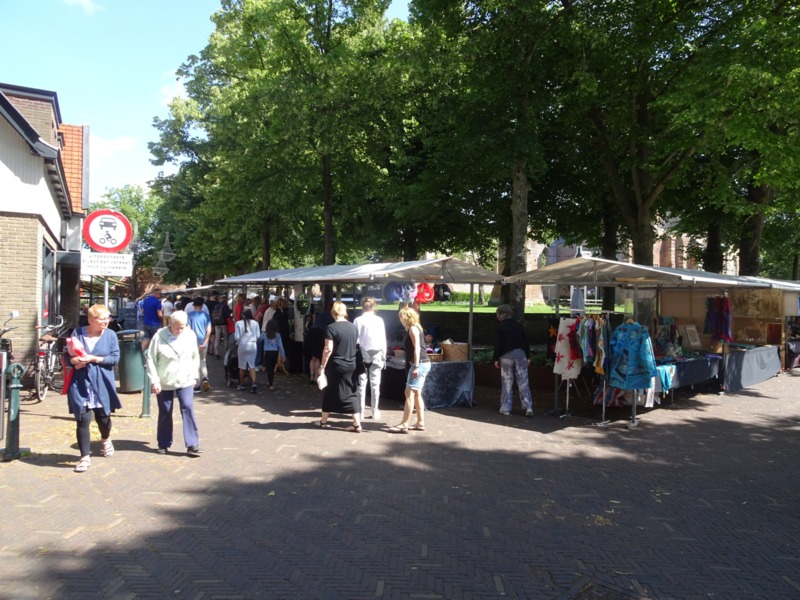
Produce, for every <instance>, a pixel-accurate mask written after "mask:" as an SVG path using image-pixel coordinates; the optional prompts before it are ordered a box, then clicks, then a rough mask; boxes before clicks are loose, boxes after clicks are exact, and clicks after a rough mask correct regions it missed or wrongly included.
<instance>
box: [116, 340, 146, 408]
mask: <svg viewBox="0 0 800 600" xmlns="http://www.w3.org/2000/svg"><path fill="white" fill-rule="evenodd" d="M117 339H119V367H118V370H119V391H120V392H122V393H123V394H126V393H128V392H140V391H142V390H143V389H144V354H143V353H142V332H141V331H139V330H138V329H124V330H122V331H118V332H117Z"/></svg>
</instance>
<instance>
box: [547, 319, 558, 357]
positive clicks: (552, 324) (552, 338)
mask: <svg viewBox="0 0 800 600" xmlns="http://www.w3.org/2000/svg"><path fill="white" fill-rule="evenodd" d="M557 339H558V319H557V318H555V317H553V318H551V319H550V320H549V324H548V327H547V360H548V362H551V363H555V361H556V340H557Z"/></svg>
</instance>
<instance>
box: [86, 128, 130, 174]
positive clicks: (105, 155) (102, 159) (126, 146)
mask: <svg viewBox="0 0 800 600" xmlns="http://www.w3.org/2000/svg"><path fill="white" fill-rule="evenodd" d="M137 142H138V140H137V139H136V138H135V137H132V136H130V135H123V136H120V137H118V138H115V139H113V140H107V139H104V138H101V137H100V136H97V135H92V136H90V140H89V164H90V165H91V167H90V168H91V169H92V170H94V169H102V168H103V166H104V165H106V164H108V163H109V162H111V161H113V160H114V159H115V158H116V157H118V156H119V155H120V154H124V153H126V152H130V151H131V150H132V149H133V148H135V147H136V144H137Z"/></svg>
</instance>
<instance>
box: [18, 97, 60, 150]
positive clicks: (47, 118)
mask: <svg viewBox="0 0 800 600" xmlns="http://www.w3.org/2000/svg"><path fill="white" fill-rule="evenodd" d="M6 98H8V99H9V101H11V103H12V104H13V105H14V107H15V108H16V109H17V110H18V111H19V112H20V114H21V115H22V116H23V117H25V120H26V121H28V123H30V124H31V126H33V128H34V129H35V130H36V131H37V132H38V134H39V136H40V137H41V138H42V139H43V140H44V141H45V142H47V143H48V144H50V145H51V146H55V147H56V148H58V146H59V143H58V131H57V129H56V128H57V125H56V119H55V114H54V113H53V105H52V103H51V102H49V101H47V100H35V99H33V98H25V97H23V96H17V95H15V94H14V93H13V92H7V93H6Z"/></svg>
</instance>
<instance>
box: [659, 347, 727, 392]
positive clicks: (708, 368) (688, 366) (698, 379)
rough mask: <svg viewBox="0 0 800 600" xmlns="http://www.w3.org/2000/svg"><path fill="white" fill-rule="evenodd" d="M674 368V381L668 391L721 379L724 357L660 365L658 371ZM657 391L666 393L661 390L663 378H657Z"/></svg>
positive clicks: (708, 357)
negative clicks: (717, 378) (716, 378)
mask: <svg viewBox="0 0 800 600" xmlns="http://www.w3.org/2000/svg"><path fill="white" fill-rule="evenodd" d="M670 367H672V368H673V369H672V381H671V382H670V386H669V388H668V389H670V390H674V389H677V388H681V387H687V386H690V385H696V384H698V383H703V382H704V381H708V380H709V379H713V378H715V377H719V375H720V369H721V368H722V357H721V356H719V355H715V354H709V355H708V356H699V357H693V358H691V359H689V360H678V361H675V362H671V363H664V364H659V365H658V367H657V369H659V370H661V369H667V368H670ZM656 391H659V392H661V391H666V390H662V388H661V378H660V377H657V378H656Z"/></svg>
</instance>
